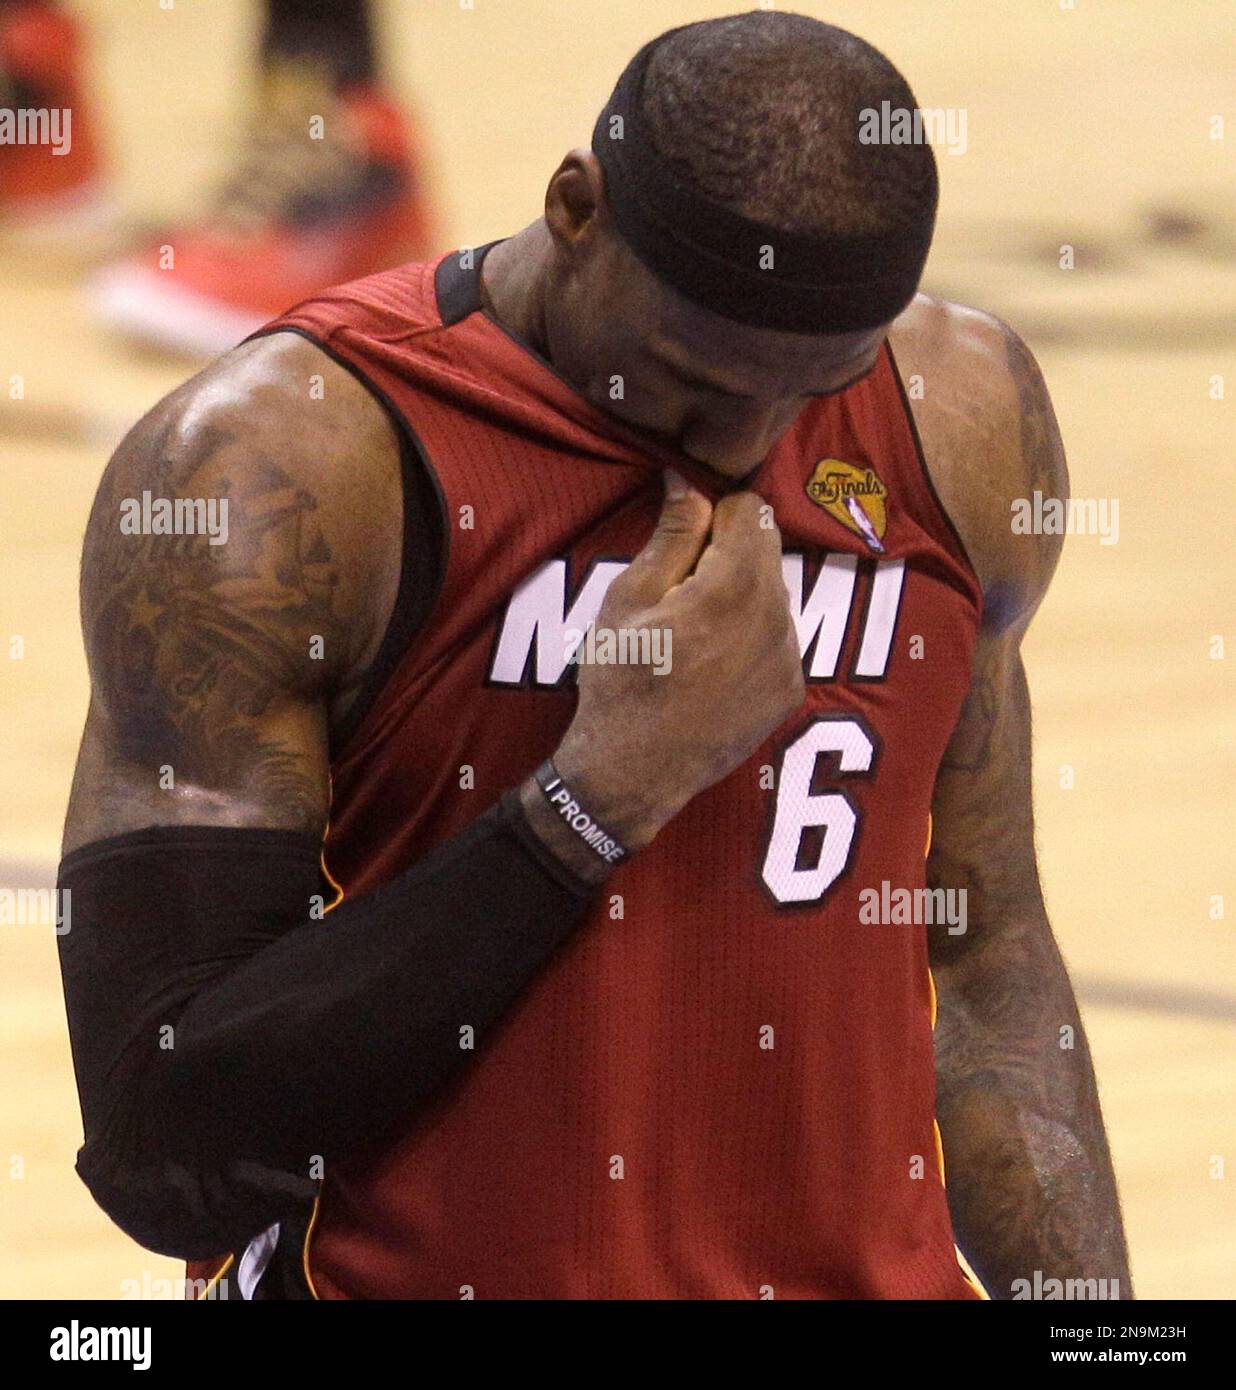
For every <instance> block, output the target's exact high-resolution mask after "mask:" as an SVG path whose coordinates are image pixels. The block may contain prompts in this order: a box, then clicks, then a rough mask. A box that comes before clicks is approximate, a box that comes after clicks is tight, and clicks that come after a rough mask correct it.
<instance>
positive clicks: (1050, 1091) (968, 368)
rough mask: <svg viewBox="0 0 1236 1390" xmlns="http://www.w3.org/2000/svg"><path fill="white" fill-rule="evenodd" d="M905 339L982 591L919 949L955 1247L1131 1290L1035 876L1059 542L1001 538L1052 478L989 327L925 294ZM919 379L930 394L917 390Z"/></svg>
mask: <svg viewBox="0 0 1236 1390" xmlns="http://www.w3.org/2000/svg"><path fill="white" fill-rule="evenodd" d="M911 321H912V324H913V329H914V331H913V332H912V333H911V334H909V335H906V341H905V343H904V350H903V346H902V344H901V339H900V338H895V339H894V348H895V350H897V351H898V356H899V360H900V362H901V365H902V369H903V371H905V370H914V369H915V368H914V367H913V365H910V366H909V367H907V361H906V359H907V357H908V358H909V359H910V362H911V364H912V363H913V362H914V361H915V360H917V361H920V362H922V363H923V364H924V365H923V366H922V367H921V368H919V370H921V371H922V373H923V375H924V383H925V390H924V402H923V405H924V408H923V410H922V411H921V412H920V413H918V414H917V415H916V418H917V420H918V423H919V427H920V433H921V434H922V437H923V443H924V449H925V452H926V454H927V457H928V458H929V459H930V460H931V461H932V474H933V479H934V480H935V482H936V484H937V487H938V489H939V491H940V493H941V496H942V499H943V500H944V502H945V504H946V506H947V507H948V510H949V512H950V515H951V516H952V517H953V519H954V521H955V522H956V524H957V526H958V528H959V530H960V532H961V535H962V537H963V539H964V540H965V542H966V545H967V548H968V550H969V553H970V555H971V558H972V560H973V561H974V564H975V567H976V570H977V571H978V574H979V578H980V580H981V581H982V583H983V588H984V595H985V614H984V623H983V628H982V631H981V633H980V635H979V639H978V643H977V649H976V652H975V664H974V671H973V678H972V683H971V688H970V692H969V695H968V698H967V700H966V702H965V706H964V708H963V710H962V714H961V717H960V719H959V721H958V724H957V728H956V730H955V732H954V734H953V737H952V740H951V743H950V745H949V748H948V751H947V753H946V754H945V758H944V760H943V763H942V765H941V769H940V774H939V777H938V780H937V784H936V792H935V799H934V803H933V808H932V819H933V826H934V834H933V841H932V848H931V854H930V857H929V861H928V879H929V882H930V884H931V885H932V886H933V887H941V888H963V889H965V890H966V892H967V914H968V919H969V930H968V931H967V933H966V934H965V935H964V936H952V937H950V936H948V935H947V934H946V933H943V932H942V933H940V935H939V938H938V939H936V940H933V941H932V942H931V959H932V968H933V972H934V975H935V980H936V986H937V990H938V995H939V1015H938V1022H937V1028H936V1072H937V1113H938V1118H939V1122H940V1128H941V1132H942V1135H943V1140H944V1150H945V1159H946V1169H947V1179H948V1197H949V1205H950V1208H951V1211H952V1215H953V1221H954V1226H955V1229H956V1232H957V1239H958V1243H959V1244H960V1245H961V1247H962V1249H963V1250H964V1251H965V1252H966V1254H967V1256H968V1257H969V1258H970V1260H971V1262H972V1263H973V1265H974V1266H975V1269H976V1271H977V1273H978V1274H979V1276H980V1278H981V1279H982V1280H983V1282H984V1284H985V1286H986V1287H987V1289H988V1291H989V1292H990V1293H991V1294H992V1295H993V1296H994V1297H997V1298H1008V1297H1010V1296H1011V1295H1012V1292H1013V1289H1012V1285H1013V1281H1014V1280H1017V1279H1027V1280H1032V1279H1033V1277H1034V1272H1035V1271H1036V1270H1039V1271H1041V1272H1042V1275H1043V1277H1044V1278H1059V1279H1066V1278H1086V1279H1090V1278H1094V1279H1098V1278H1103V1279H1108V1280H1118V1281H1119V1293H1120V1296H1122V1297H1130V1296H1131V1294H1132V1286H1131V1281H1130V1277H1129V1267H1128V1256H1127V1253H1126V1250H1125V1245H1124V1236H1123V1230H1122V1224H1121V1217H1120V1207H1119V1202H1118V1199H1117V1194H1116V1185H1115V1179H1114V1176H1113V1173H1112V1167H1111V1159H1110V1156H1109V1153H1108V1147H1107V1140H1106V1136H1105V1134H1104V1129H1103V1121H1102V1117H1101V1114H1100V1111H1099V1101H1098V1095H1097V1091H1096V1087H1095V1079H1094V1073H1093V1069H1092V1067H1091V1062H1090V1054H1089V1051H1088V1049H1087V1046H1086V1038H1085V1034H1084V1032H1083V1030H1082V1026H1081V1021H1080V1019H1079V1017H1078V1012H1077V1005H1076V1002H1075V1000H1074V997H1073V991H1072V987H1071V985H1070V983H1069V978H1068V974H1067V972H1066V970H1065V966H1064V963H1063V961H1062V959H1061V957H1060V953H1059V951H1058V949H1057V947H1056V943H1055V940H1054V938H1053V935H1052V931H1051V927H1050V925H1049V923H1048V920H1047V914H1046V911H1045V909H1044V905H1043V897H1042V892H1041V889H1040V886H1039V877H1038V867H1037V863H1036V858H1035V849H1034V820H1033V811H1032V804H1031V760H1030V701H1029V694H1028V690H1027V685H1026V676H1025V672H1024V669H1023V666H1022V660H1021V654H1020V646H1021V640H1022V637H1023V635H1024V633H1025V631H1026V629H1027V627H1028V626H1029V623H1030V620H1031V618H1032V617H1033V615H1034V612H1035V610H1036V609H1037V607H1038V605H1039V603H1040V601H1041V599H1042V597H1043V594H1044V592H1045V590H1046V588H1047V585H1048V583H1049V582H1050V579H1051V575H1052V572H1053V571H1054V569H1055V565H1056V560H1057V558H1058V554H1059V548H1060V538H1059V537H1055V536H1033V535H1025V536H1023V535H1014V534H1013V533H1012V530H1011V526H1010V517H1011V512H1010V503H1011V501H1012V499H1014V498H1016V497H1029V496H1030V495H1031V493H1032V492H1033V491H1034V490H1035V489H1037V490H1039V491H1040V492H1042V493H1043V494H1044V495H1045V496H1055V497H1061V498H1063V497H1065V496H1067V490H1068V478H1067V473H1066V470H1065V464H1064V456H1063V450H1062V447H1061V443H1060V437H1059V432H1058V430H1057V428H1056V422H1055V418H1054V415H1053V412H1052V408H1051V403H1050V401H1049V399H1048V396H1047V392H1046V388H1045V386H1044V384H1043V380H1042V377H1041V375H1040V373H1039V370H1038V368H1037V366H1036V365H1035V362H1034V360H1033V358H1032V357H1031V355H1030V353H1029V352H1028V351H1027V349H1026V348H1025V346H1024V345H1023V344H1022V343H1021V342H1020V340H1019V339H1018V338H1017V337H1016V336H1015V335H1014V334H1013V333H1011V332H1010V331H1009V330H1008V329H1007V328H1005V327H1004V326H1003V325H1001V324H998V323H996V322H995V321H994V320H991V319H988V318H986V316H981V315H977V314H974V313H973V312H971V311H966V310H959V309H956V308H955V307H952V306H944V305H940V304H938V303H933V302H931V301H920V303H919V304H918V305H917V306H916V309H915V311H913V313H912V316H911ZM933 387H934V388H935V389H934V390H933Z"/></svg>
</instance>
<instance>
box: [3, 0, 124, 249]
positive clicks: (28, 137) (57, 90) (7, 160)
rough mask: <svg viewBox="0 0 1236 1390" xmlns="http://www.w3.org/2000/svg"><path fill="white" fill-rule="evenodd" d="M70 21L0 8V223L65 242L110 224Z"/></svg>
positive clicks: (28, 9) (31, 3) (36, 4)
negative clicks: (80, 233)
mask: <svg viewBox="0 0 1236 1390" xmlns="http://www.w3.org/2000/svg"><path fill="white" fill-rule="evenodd" d="M82 50H83V40H82V35H81V31H80V29H79V27H78V25H77V24H76V22H75V21H74V20H73V19H72V18H71V17H70V16H69V15H67V14H64V13H62V12H61V11H60V10H54V9H52V8H50V7H49V6H48V5H45V4H43V3H41V0H28V3H26V4H19V5H12V6H5V7H3V8H0V220H2V221H3V222H4V223H5V225H6V228H7V227H10V226H16V227H17V228H18V229H19V231H20V232H21V233H22V234H23V236H24V235H27V234H28V235H29V236H30V237H31V238H32V239H34V240H40V239H42V236H43V235H44V234H46V235H47V237H48V239H51V240H69V241H71V240H72V239H73V237H74V236H76V235H77V234H78V232H79V231H81V230H84V229H93V228H94V227H95V226H96V225H99V224H101V223H102V222H103V221H105V220H107V219H108V218H110V215H111V209H110V205H109V203H108V200H107V199H106V198H105V197H104V193H103V187H104V185H103V179H102V173H101V160H100V158H99V145H98V139H97V136H96V133H95V128H94V123H93V120H92V118H91V112H90V106H89V103H88V101H87V100H86V98H85V96H84V86H85V84H84V82H83V80H82Z"/></svg>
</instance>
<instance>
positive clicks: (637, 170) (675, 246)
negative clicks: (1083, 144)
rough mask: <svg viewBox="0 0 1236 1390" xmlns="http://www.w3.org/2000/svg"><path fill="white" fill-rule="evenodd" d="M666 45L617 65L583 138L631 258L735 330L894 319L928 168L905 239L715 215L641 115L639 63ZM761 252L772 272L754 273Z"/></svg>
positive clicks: (915, 269)
mask: <svg viewBox="0 0 1236 1390" xmlns="http://www.w3.org/2000/svg"><path fill="white" fill-rule="evenodd" d="M670 32H671V33H674V32H677V31H676V30H671V31H670ZM666 37H668V36H667V35H664V34H663V35H661V36H660V38H657V39H654V40H653V41H652V42H651V43H648V44H645V45H644V47H643V48H641V49H640V51H639V52H638V53H637V54H636V55H635V57H634V58H632V59H631V61H630V63H628V64H627V67H626V70H625V71H624V72H623V74H622V76H621V77H620V78H619V79H618V85H617V86H616V87H615V88H614V92H613V95H612V96H611V97H610V99H609V101H608V103H607V104H606V106H605V109H604V110H603V111H602V112H601V114H600V116H598V117H597V123H596V126H595V127H594V128H593V132H592V149H593V153H594V154H595V155H596V157H597V159H598V160H599V161H600V163H601V168H602V169H603V170H604V171H605V190H606V198H607V201H608V204H609V207H610V210H611V211H612V213H613V216H614V221H615V223H616V224H617V227H618V230H619V232H620V233H621V234H622V237H623V239H624V240H625V241H626V242H627V244H628V245H629V246H630V247H631V249H632V251H634V252H635V254H636V255H637V256H638V257H639V259H640V260H641V261H642V262H643V263H644V265H646V266H647V267H648V269H649V270H651V271H652V273H653V274H654V275H656V276H657V277H658V278H659V279H661V280H663V281H665V283H667V284H669V285H672V286H673V287H674V289H676V290H678V291H680V292H681V293H682V294H684V295H685V296H686V297H687V298H688V299H690V300H692V301H693V302H694V303H696V304H700V305H703V306H704V307H705V308H707V309H712V310H713V311H714V312H716V313H718V314H721V315H722V316H723V317H725V318H728V319H733V320H735V321H736V322H738V323H745V324H752V325H755V326H757V327H760V328H776V329H782V330H784V331H787V332H792V333H848V332H853V331H856V330H858V329H866V328H875V327H877V326H878V325H879V324H882V323H887V322H889V321H890V320H891V319H894V318H896V317H897V315H898V314H899V313H900V312H901V311H902V310H903V309H904V308H905V307H906V305H907V304H909V302H910V300H911V299H913V298H914V293H915V290H916V289H917V288H918V282H919V277H920V276H921V275H922V271H923V265H924V263H925V262H926V260H927V251H928V248H929V247H930V245H931V234H932V230H933V227H934V225H935V207H936V192H937V179H936V171H935V160H934V159H931V160H930V161H928V163H929V165H930V168H931V174H930V179H931V190H930V191H931V196H930V198H928V199H925V200H924V212H923V216H922V217H921V218H920V221H919V224H918V225H917V226H915V227H913V228H912V229H910V230H909V231H905V230H900V231H897V232H893V233H883V234H878V235H870V236H850V237H832V236H804V235H802V234H792V233H789V232H783V231H779V230H778V229H777V228H776V227H772V226H770V225H768V224H767V223H763V222H756V221H754V220H752V219H751V218H749V217H744V216H743V215H742V214H741V213H737V212H733V211H732V210H731V209H729V208H725V207H722V206H721V205H720V204H719V203H716V202H714V201H713V200H712V199H710V198H708V197H706V196H705V195H704V194H702V193H700V192H698V191H697V190H695V189H693V188H689V187H687V186H686V185H685V184H684V183H683V182H682V181H681V180H680V179H679V178H678V177H677V176H676V175H675V174H674V173H673V172H672V171H671V170H670V168H669V167H668V165H667V164H666V163H665V161H664V160H663V159H662V158H661V156H660V155H659V154H658V153H657V150H656V147H655V146H654V145H653V142H652V139H651V137H650V135H649V133H648V129H647V126H646V125H645V122H644V120H643V117H642V115H641V112H640V107H641V98H642V91H643V83H644V74H645V72H646V71H647V67H648V60H649V58H650V57H651V56H652V51H653V49H654V48H655V47H656V45H657V44H659V43H660V42H661V40H662V39H664V38H666ZM615 117H620V118H621V121H620V122H615V121H614V118H615ZM857 138H858V132H857V130H856V131H855V139H857ZM770 248H771V251H772V262H773V263H772V265H771V266H770V267H769V268H761V262H762V258H766V257H767V255H768V251H769V249H770Z"/></svg>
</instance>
